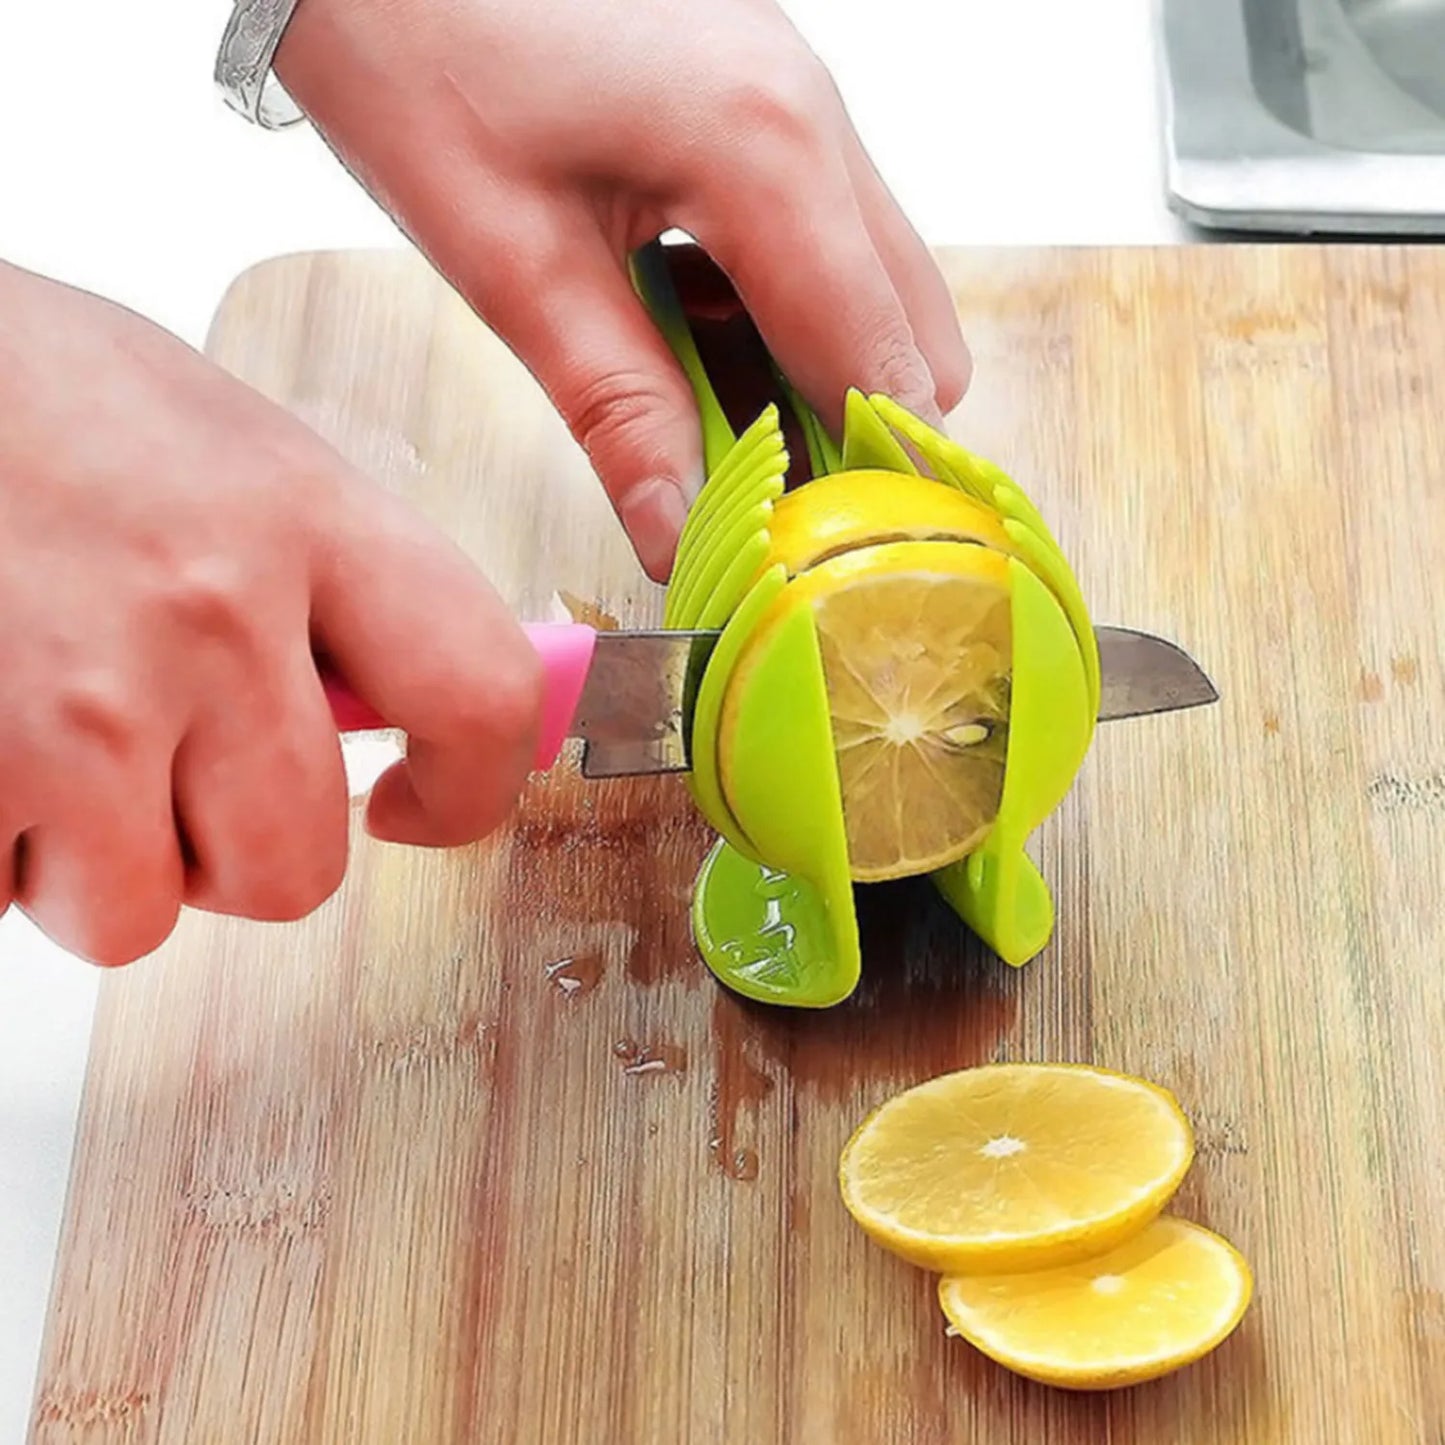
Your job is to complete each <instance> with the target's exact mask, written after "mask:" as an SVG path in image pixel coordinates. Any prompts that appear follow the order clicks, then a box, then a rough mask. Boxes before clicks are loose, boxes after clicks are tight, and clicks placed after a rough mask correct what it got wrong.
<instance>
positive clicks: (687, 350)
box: [628, 241, 737, 475]
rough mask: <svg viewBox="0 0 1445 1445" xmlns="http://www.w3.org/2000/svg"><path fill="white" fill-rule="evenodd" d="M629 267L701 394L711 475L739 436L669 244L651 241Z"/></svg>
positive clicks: (706, 457) (706, 458) (700, 410)
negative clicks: (682, 294)
mask: <svg viewBox="0 0 1445 1445" xmlns="http://www.w3.org/2000/svg"><path fill="white" fill-rule="evenodd" d="M628 269H629V271H630V273H631V276H632V284H633V287H634V288H635V290H636V291H637V294H638V295H639V296H640V297H641V299H642V303H643V305H644V306H646V308H647V310H648V312H649V313H650V314H651V316H652V319H653V321H654V322H655V323H656V324H657V329H658V330H659V331H661V332H662V335H663V338H664V339H665V340H666V342H667V344H668V346H670V347H671V348H672V354H673V355H674V356H675V357H677V360H678V364H679V365H680V366H681V367H682V369H683V372H684V374H685V375H686V376H687V379H688V382H689V384H690V385H691V387H692V391H693V395H694V396H695V397H696V398H697V410H698V416H699V418H700V419H701V422H702V445H703V460H704V463H705V466H706V469H707V471H708V474H709V475H711V473H712V471H713V469H714V468H715V467H716V466H718V465H719V463H721V461H722V459H723V458H724V457H725V456H726V455H727V454H728V452H729V451H730V450H731V449H732V446H733V444H734V442H735V441H736V440H737V439H736V437H735V436H734V435H733V429H732V427H731V426H730V425H729V423H728V419H727V416H726V414H725V413H724V411H723V409H722V403H721V402H719V401H718V399H717V393H716V392H715V391H714V390H713V387H712V382H711V381H709V380H708V376H707V371H706V369H705V368H704V366H703V364H702V357H701V355H700V354H699V352H698V349H697V342H696V340H695V339H694V338H693V334H692V328H691V327H690V326H689V325H688V322H687V313H686V312H685V311H684V310H683V307H682V302H681V300H680V299H679V298H678V294H677V287H676V286H674V285H673V282H672V275H671V273H670V272H669V270H668V266H667V255H666V248H665V247H664V246H663V244H662V242H661V241H652V242H649V243H648V244H647V245H646V246H643V247H642V248H641V249H640V250H638V251H635V252H634V253H633V255H632V257H631V259H630V261H629V263H628Z"/></svg>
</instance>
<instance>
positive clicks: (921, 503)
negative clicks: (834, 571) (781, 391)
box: [768, 471, 1015, 576]
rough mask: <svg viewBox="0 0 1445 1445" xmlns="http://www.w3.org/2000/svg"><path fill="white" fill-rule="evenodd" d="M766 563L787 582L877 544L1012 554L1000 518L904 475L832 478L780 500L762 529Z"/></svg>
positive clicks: (928, 480)
mask: <svg viewBox="0 0 1445 1445" xmlns="http://www.w3.org/2000/svg"><path fill="white" fill-rule="evenodd" d="M768 530H769V533H770V535H771V543H772V547H771V551H770V553H769V555H768V565H769V566H771V565H772V564H773V563H775V562H781V563H783V565H784V566H785V567H786V568H787V569H788V575H789V576H796V575H797V574H798V573H799V572H806V571H807V570H808V569H809V568H810V567H814V566H816V565H817V564H818V563H819V562H824V561H826V560H827V559H828V558H829V557H835V556H837V555H838V554H839V553H842V552H849V551H852V550H854V549H855V548H857V547H864V546H871V545H874V544H876V543H879V542H907V541H912V542H922V541H949V542H979V543H982V544H983V545H984V546H987V547H992V548H994V549H996V550H997V551H1000V552H1013V551H1014V550H1015V549H1014V544H1013V542H1012V541H1011V540H1010V538H1009V535H1008V533H1007V532H1005V531H1004V527H1003V519H1002V518H1001V517H1000V516H999V514H998V513H997V512H995V511H993V510H992V509H990V508H988V507H985V506H984V505H983V504H982V503H980V502H976V501H974V499H973V498H972V497H970V496H967V495H966V494H965V493H963V492H961V491H959V490H958V488H957V487H951V486H948V485H947V484H945V483H943V482H938V481H935V480H934V479H933V478H932V477H919V476H910V475H908V474H907V473H904V472H882V471H853V472H835V473H833V474H832V475H831V476H824V477H818V478H816V479H815V480H814V481H811V482H808V483H806V484H805V485H804V486H801V487H799V488H798V489H797V490H796V491H793V492H788V493H786V494H785V495H783V496H782V497H780V498H779V499H778V501H777V502H776V503H775V505H774V507H773V515H772V518H771V520H770V521H769V523H768Z"/></svg>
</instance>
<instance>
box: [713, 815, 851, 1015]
mask: <svg viewBox="0 0 1445 1445" xmlns="http://www.w3.org/2000/svg"><path fill="white" fill-rule="evenodd" d="M692 935H693V938H694V940H695V941H696V943H697V947H698V952H699V953H701V954H702V956H703V960H704V962H706V964H707V966H708V967H709V968H710V969H711V970H712V971H713V973H714V975H715V976H716V977H717V979H718V980H719V982H721V983H724V984H726V985H727V987H728V988H730V989H732V990H733V992H734V993H740V994H742V995H743V996H744V997H745V998H751V999H757V1000H758V1001H759V1002H760V1003H771V1004H783V1005H785V1006H791V1007H793V1008H826V1007H828V1006H830V1005H831V1004H835V1003H839V1002H841V1001H842V998H844V997H846V994H844V993H842V989H843V988H844V987H845V985H846V982H847V977H848V975H847V970H846V969H840V968H839V966H838V956H837V945H836V943H835V941H834V937H833V931H832V929H831V927H830V923H829V913H828V909H827V906H826V905H825V904H824V902H823V899H822V896H821V895H820V894H819V892H818V890H817V889H816V888H815V887H813V885H812V884H811V883H809V882H808V881H807V880H806V879H804V878H799V877H798V876H797V875H796V874H792V873H781V872H779V871H778V870H777V869H774V868H768V867H765V866H764V865H763V864H761V863H756V862H754V861H752V860H751V859H748V858H745V857H744V856H743V855H742V854H740V853H738V852H737V851H736V850H735V849H733V848H730V847H729V846H728V845H727V844H726V843H725V842H723V841H721V840H719V841H718V843H717V846H716V847H715V848H714V849H713V850H712V852H711V853H709V854H708V857H707V860H706V861H705V862H704V863H703V865H702V871H701V872H700V873H699V874H698V877H697V883H696V885H695V887H694V889H693V895H692Z"/></svg>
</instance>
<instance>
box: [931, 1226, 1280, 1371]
mask: <svg viewBox="0 0 1445 1445" xmlns="http://www.w3.org/2000/svg"><path fill="white" fill-rule="evenodd" d="M1252 1293H1253V1280H1252V1277H1251V1275H1250V1271H1249V1266H1248V1265H1247V1264H1246V1263H1245V1261H1244V1257H1243V1256H1242V1255H1241V1254H1240V1253H1239V1251H1238V1250H1237V1249H1235V1248H1234V1246H1233V1245H1231V1244H1229V1243H1228V1242H1227V1241H1226V1240H1223V1239H1221V1238H1220V1237H1219V1236H1218V1235H1216V1234H1212V1233H1210V1231H1209V1230H1207V1229H1202V1228H1201V1227H1200V1226H1199V1225H1197V1224H1191V1223H1189V1222H1188V1221H1186V1220H1183V1219H1175V1218H1169V1217H1165V1218H1161V1219H1156V1220H1155V1221H1154V1222H1153V1223H1152V1224H1150V1225H1148V1226H1147V1227H1146V1228H1145V1229H1143V1230H1142V1231H1141V1232H1140V1233H1139V1234H1136V1235H1134V1236H1133V1237H1132V1238H1131V1239H1129V1240H1127V1241H1126V1242H1125V1243H1123V1244H1121V1245H1119V1246H1118V1247H1116V1248H1115V1249H1113V1250H1110V1251H1109V1252H1108V1253H1106V1254H1103V1255H1099V1256H1096V1257H1094V1258H1092V1259H1088V1260H1085V1261H1083V1262H1081V1263H1078V1264H1072V1265H1065V1266H1062V1267H1059V1268H1056V1269H1049V1270H1042V1271H1039V1272H1031V1273H1028V1274H1011V1275H991V1276H981V1277H975V1278H959V1277H953V1278H947V1279H944V1280H942V1281H941V1282H940V1284H939V1289H938V1297H939V1303H940V1304H941V1305H942V1306H943V1312H944V1313H945V1314H946V1315H947V1316H948V1319H949V1322H950V1323H951V1324H952V1325H953V1327H954V1328H955V1329H956V1330H957V1331H958V1332H959V1334H961V1335H962V1336H963V1337H964V1338H965V1339H966V1340H967V1341H968V1342H969V1343H970V1344H971V1345H974V1346H976V1347H977V1348H978V1349H980V1350H982V1351H983V1353H984V1354H986V1355H988V1356H989V1358H990V1359H993V1360H996V1361H998V1363H999V1364H1001V1365H1005V1366H1007V1367H1008V1368H1009V1369H1011V1370H1014V1371H1016V1372H1017V1373H1019V1374H1022V1375H1026V1376H1028V1377H1029V1378H1030V1379H1034V1380H1039V1381H1041V1382H1042V1383H1044V1384H1049V1385H1060V1386H1064V1387H1066V1388H1073V1389H1110V1388H1117V1387H1119V1386H1123V1385H1136V1384H1139V1383H1141V1382H1142V1381H1144V1380H1152V1379H1156V1378H1157V1377H1158V1376H1160V1375H1163V1374H1167V1373H1168V1372H1169V1371H1171V1370H1176V1369H1179V1368H1180V1367H1181V1366H1183V1365H1187V1364H1191V1363H1192V1362H1193V1361H1195V1360H1197V1359H1199V1358H1200V1357H1201V1356H1203V1355H1205V1354H1207V1353H1208V1352H1209V1351H1210V1350H1212V1349H1213V1348H1214V1347H1215V1346H1216V1345H1218V1344H1219V1343H1220V1342H1221V1341H1222V1340H1223V1339H1224V1338H1225V1337H1226V1336H1227V1335H1229V1334H1230V1333H1231V1331H1232V1330H1233V1329H1234V1327H1235V1326H1236V1325H1237V1324H1238V1323H1239V1321H1240V1319H1241V1317H1242V1316H1243V1314H1244V1312H1245V1310H1246V1308H1247V1307H1248V1305H1249V1301H1250V1296H1251V1294H1252Z"/></svg>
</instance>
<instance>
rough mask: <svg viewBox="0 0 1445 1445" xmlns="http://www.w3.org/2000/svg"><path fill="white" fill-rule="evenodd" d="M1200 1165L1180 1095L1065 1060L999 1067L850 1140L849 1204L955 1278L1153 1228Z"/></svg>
mask: <svg viewBox="0 0 1445 1445" xmlns="http://www.w3.org/2000/svg"><path fill="white" fill-rule="evenodd" d="M1193 1157H1194V1144H1193V1135H1192V1133H1191V1131H1190V1128H1189V1124H1188V1121H1187V1120H1186V1119H1185V1118H1184V1116H1183V1114H1182V1113H1181V1112H1180V1109H1179V1106H1178V1104H1177V1103H1176V1102H1175V1100H1174V1099H1173V1097H1172V1096H1171V1095H1170V1094H1168V1093H1166V1092H1165V1091H1164V1090H1163V1089H1159V1088H1157V1087H1155V1086H1154V1085H1152V1084H1148V1083H1145V1082H1144V1081H1143V1080H1140V1079H1131V1078H1127V1077H1125V1076H1123V1075H1119V1074H1113V1073H1110V1072H1108V1071H1106V1070H1102V1069H1093V1068H1087V1067H1083V1066H1076V1065H1067V1064H998V1065H991V1066H988V1067H984V1068H977V1069H967V1070H964V1071H962V1072H960V1073H954V1074H946V1075H944V1076H942V1077H941V1078H937V1079H933V1080H930V1081H929V1082H928V1083H925V1084H920V1085H918V1086H917V1087H916V1088H913V1089H909V1090H907V1091H906V1092H904V1093H902V1094H899V1095H897V1096H896V1097H895V1098H893V1099H891V1100H890V1101H889V1102H888V1103H886V1104H884V1105H883V1106H882V1107H881V1108H880V1109H879V1110H877V1112H875V1113H874V1114H873V1115H872V1116H871V1117H870V1118H868V1119H867V1120H865V1121H864V1123H863V1124H862V1126H861V1127H860V1128H859V1129H858V1131H857V1132H856V1133H855V1134H854V1136H853V1138H852V1139H851V1140H850V1141H849V1143H848V1146H847V1148H846V1149H845V1150H844V1152H843V1156H842V1160H841V1163H840V1166H839V1180H840V1185H841V1188H842V1193H843V1202H844V1203H845V1204H846V1206H847V1207H848V1210H849V1212H850V1213H851V1214H852V1215H853V1217H854V1218H855V1219H856V1220H857V1221H858V1223H859V1224H860V1225H861V1226H862V1227H863V1229H864V1230H866V1231H867V1233H868V1234H869V1235H870V1236H871V1237H872V1238H873V1239H874V1240H875V1241H876V1242H877V1243H879V1244H881V1245H883V1246H884V1247H885V1248H887V1249H890V1250H892V1251H893V1252H894V1253H895V1254H899V1255H902V1256H903V1257H904V1258H905V1259H909V1260H911V1261H913V1262H914V1263H915V1264H920V1265H922V1266H924V1267H925V1268H932V1269H937V1270H941V1271H944V1272H946V1273H959V1274H977V1273H987V1272H992V1271H998V1270H1021V1269H1036V1268H1043V1267H1047V1266H1052V1265H1055V1264H1059V1263H1065V1262H1068V1261H1070V1260H1073V1259H1078V1258H1081V1257H1086V1256H1088V1255H1091V1254H1097V1253H1099V1252H1101V1251H1103V1250H1107V1249H1110V1248H1112V1247H1113V1246H1114V1245H1116V1244H1118V1243H1119V1242H1121V1241H1122V1240H1124V1239H1127V1238H1128V1237H1129V1236H1130V1235H1131V1234H1134V1233H1137V1232H1138V1231H1139V1230H1140V1229H1141V1228H1143V1226H1144V1225H1146V1224H1148V1223H1149V1222H1150V1221H1151V1220H1152V1219H1154V1218H1155V1217H1156V1216H1157V1215H1158V1214H1159V1212H1160V1211H1161V1210H1162V1209H1163V1208H1164V1205H1165V1204H1166V1203H1167V1202H1168V1200H1169V1199H1170V1197H1171V1196H1172V1195H1173V1194H1174V1191H1175V1190H1176V1189H1177V1188H1178V1187H1179V1184H1180V1182H1181V1180H1182V1179H1183V1178H1184V1175H1185V1172H1186V1171H1187V1170H1188V1168H1189V1165H1190V1163H1191V1161H1192V1159H1193Z"/></svg>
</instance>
